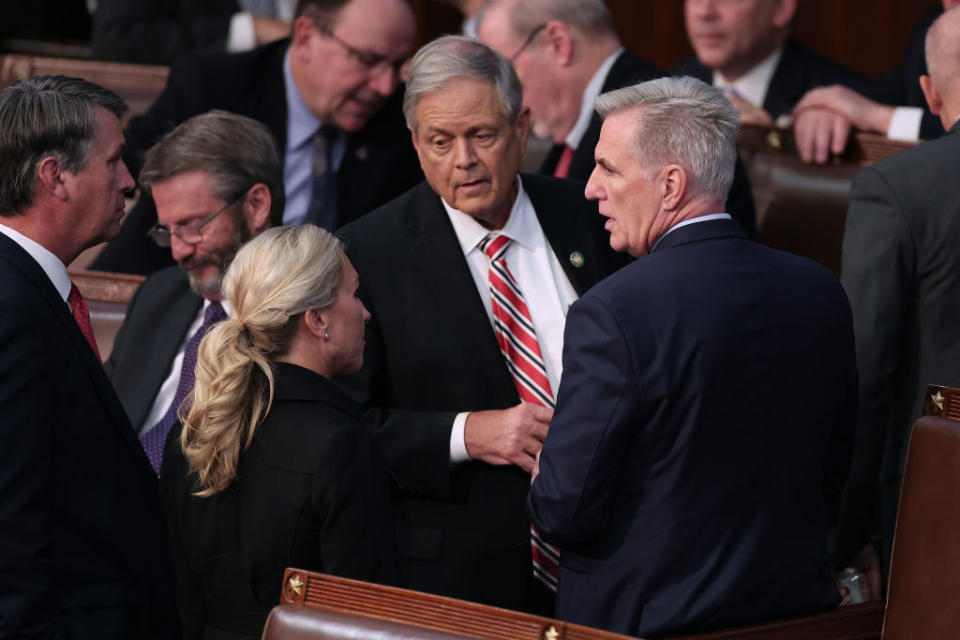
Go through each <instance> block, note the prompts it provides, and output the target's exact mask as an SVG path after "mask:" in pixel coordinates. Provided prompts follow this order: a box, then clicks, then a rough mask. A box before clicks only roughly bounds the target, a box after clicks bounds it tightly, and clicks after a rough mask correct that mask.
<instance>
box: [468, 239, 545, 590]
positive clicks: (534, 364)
mask: <svg viewBox="0 0 960 640" xmlns="http://www.w3.org/2000/svg"><path fill="white" fill-rule="evenodd" d="M509 246H510V238H509V237H507V236H505V235H503V234H498V233H491V234H489V235H488V236H487V237H486V238H484V239H483V240H482V241H481V242H480V250H481V251H483V252H484V253H485V254H486V255H487V257H488V258H490V272H489V275H488V278H489V280H490V306H491V308H492V310H493V326H494V333H495V334H496V336H497V344H499V345H500V351H501V352H502V353H503V357H504V358H505V359H506V361H507V368H508V369H510V375H511V376H512V377H513V383H514V385H515V386H516V388H517V393H518V394H519V395H520V399H521V400H522V401H523V402H529V403H530V404H536V405H540V406H543V407H550V408H551V409H552V408H553V406H554V402H553V392H552V391H551V390H550V380H549V379H548V378H547V370H546V367H545V366H544V364H543V354H542V352H541V351H540V343H539V342H537V333H536V330H535V329H534V327H533V320H532V319H531V318H530V310H529V309H527V303H526V301H525V300H524V298H523V292H522V291H521V290H520V286H519V285H518V284H517V281H516V279H515V278H514V277H513V274H512V273H510V269H508V268H507V260H506V254H507V247H509ZM530 551H531V554H532V556H533V575H534V577H536V578H537V579H538V580H540V581H541V582H542V583H543V584H544V585H545V586H546V587H547V588H548V589H550V591H552V592H554V593H556V591H557V566H558V564H559V562H560V550H559V549H557V548H556V547H554V546H553V545H550V544H547V543H546V542H543V541H542V540H541V539H540V536H539V535H537V532H536V530H535V529H534V528H533V525H531V526H530Z"/></svg>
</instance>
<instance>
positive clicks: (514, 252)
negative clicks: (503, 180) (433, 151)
mask: <svg viewBox="0 0 960 640" xmlns="http://www.w3.org/2000/svg"><path fill="white" fill-rule="evenodd" d="M517 182H518V184H519V190H518V193H517V198H516V200H515V201H514V203H513V208H512V209H511V210H510V217H509V218H508V219H507V223H506V224H505V225H504V226H503V229H501V230H500V233H503V234H505V235H506V236H507V237H509V238H510V239H511V240H512V242H511V243H510V245H509V246H508V247H507V252H506V255H505V259H506V261H507V267H508V268H509V269H510V273H512V274H513V277H514V278H515V279H516V281H517V284H518V285H519V286H520V290H521V291H522V292H523V297H524V300H525V301H526V303H527V309H528V310H529V311H530V319H531V320H532V321H533V326H534V329H535V330H536V333H537V342H538V343H539V345H540V351H541V353H542V355H543V363H544V367H545V368H546V371H547V379H548V380H549V381H550V389H551V391H552V392H553V395H554V397H556V394H557V389H558V388H559V385H560V375H561V373H562V370H563V364H562V355H563V327H564V322H565V320H566V317H567V309H569V308H570V305H571V304H573V302H574V301H575V300H576V299H577V292H576V290H575V289H574V288H573V285H571V284H570V281H569V280H568V279H567V275H566V274H565V273H564V272H563V267H561V266H560V261H559V260H558V259H557V256H556V255H555V254H554V252H553V248H552V247H551V246H550V243H549V242H548V241H547V238H546V236H545V235H544V234H543V229H542V228H541V227H540V221H539V220H538V219H537V214H536V212H535V211H534V208H533V203H532V202H530V198H529V196H527V193H526V191H524V189H523V183H522V181H521V180H520V178H519V177H518V178H517ZM441 202H442V203H443V208H444V209H445V210H446V212H447V215H448V216H449V217H450V222H451V224H453V230H454V233H455V234H456V236H457V241H458V242H459V243H460V248H461V249H462V250H463V255H464V258H465V259H466V261H467V266H468V267H469V268H470V275H471V276H473V282H474V285H476V287H477V292H478V293H479V294H480V299H481V300H482V301H483V307H484V309H485V310H486V312H487V317H488V319H489V320H490V327H491V329H492V328H493V323H494V320H493V310H492V308H491V305H490V281H489V278H488V273H489V271H490V260H489V259H488V258H487V256H486V254H485V253H484V252H483V251H482V250H481V249H480V248H479V247H478V246H477V245H478V244H480V241H481V240H483V239H484V238H485V237H486V236H487V234H489V233H490V230H489V229H487V228H486V227H484V226H483V225H481V224H480V223H479V222H477V221H476V220H475V219H474V218H473V217H472V216H470V215H468V214H466V213H463V212H462V211H458V210H456V209H454V208H452V207H451V206H450V205H448V204H447V203H446V201H444V200H443V199H441ZM468 415H469V412H464V413H461V414H459V415H458V416H457V418H456V419H455V420H454V423H453V429H452V430H451V434H450V460H451V461H452V462H463V461H465V460H469V459H470V456H469V455H468V454H467V449H466V445H465V444H464V441H463V428H464V425H465V423H466V421H467V416H468Z"/></svg>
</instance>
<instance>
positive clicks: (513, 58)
mask: <svg viewBox="0 0 960 640" xmlns="http://www.w3.org/2000/svg"><path fill="white" fill-rule="evenodd" d="M546 28H547V25H546V23H544V24H541V25H539V26H537V27H534V29H533V31H531V32H530V35H528V36H527V39H526V40H524V41H523V44H522V45H520V48H519V49H517V50H516V51H515V52H514V54H513V55H512V56H510V57H509V58H507V60H509V61H510V64H513V63H514V62H515V61H516V59H517V58H519V57H520V54H521V53H523V51H524V50H525V49H526V48H527V47H529V46H530V45H531V44H533V39H534V38H536V37H537V36H538V35H540V32H541V31H543V30H544V29H546Z"/></svg>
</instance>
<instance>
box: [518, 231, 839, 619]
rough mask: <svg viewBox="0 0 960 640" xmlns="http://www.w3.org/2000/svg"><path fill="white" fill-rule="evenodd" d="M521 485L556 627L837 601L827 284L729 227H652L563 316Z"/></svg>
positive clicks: (834, 338) (835, 368)
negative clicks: (830, 554)
mask: <svg viewBox="0 0 960 640" xmlns="http://www.w3.org/2000/svg"><path fill="white" fill-rule="evenodd" d="M563 361H564V371H563V380H562V382H561V384H560V391H559V393H558V394H557V411H556V413H555V414H554V418H553V421H552V423H551V425H550V432H549V433H548V434H547V439H546V442H545V443H544V447H543V450H542V452H541V456H540V470H541V472H540V475H539V476H538V477H537V479H536V481H535V482H534V483H533V487H532V489H531V492H530V500H529V504H530V514H531V517H532V519H533V522H534V524H535V525H536V527H537V530H538V531H539V532H540V535H541V537H543V538H545V539H546V540H548V541H551V542H553V543H554V544H557V545H560V546H561V547H562V549H563V554H562V556H561V560H560V582H559V592H558V596H557V617H559V618H561V619H563V620H569V621H571V622H575V623H578V624H586V625H590V626H596V627H601V628H606V629H611V630H613V631H616V632H619V633H623V634H628V635H631V636H638V637H660V636H664V635H668V636H672V635H678V634H686V633H699V632H702V631H707V630H710V629H716V628H722V627H729V626H736V625H741V624H747V623H750V622H755V621H760V620H768V619H773V618H782V617H788V616H795V615H803V614H806V613H811V612H815V611H821V610H824V609H829V608H831V607H834V606H836V604H837V603H838V602H839V600H840V598H839V594H838V593H837V588H836V586H835V584H834V581H833V577H832V571H831V567H830V565H829V562H828V559H827V545H826V533H827V518H826V514H825V509H824V490H825V489H828V490H830V492H831V493H836V492H837V491H838V490H839V487H840V486H841V485H842V483H843V479H844V478H845V476H846V469H847V463H848V461H849V456H850V448H851V443H852V439H853V438H852V436H853V433H852V432H853V429H852V425H853V420H854V417H855V412H856V402H855V399H854V397H855V390H856V385H857V370H856V364H855V360H854V345H853V327H852V322H851V317H850V308H849V305H848V304H847V300H846V297H845V296H844V293H843V289H842V288H841V287H840V284H839V283H838V282H837V281H836V279H835V278H834V277H833V276H832V275H831V274H830V273H829V272H828V271H827V270H826V269H824V268H823V267H821V266H819V265H816V264H815V263H813V262H812V261H810V260H807V259H805V258H799V257H797V256H793V255H790V254H788V253H783V252H780V251H774V250H772V249H769V248H767V247H764V246H762V245H760V244H758V243H755V242H749V241H747V239H746V237H745V235H744V234H743V232H742V230H740V229H739V227H738V226H737V225H736V224H735V223H733V222H731V221H711V222H701V223H697V224H692V225H689V226H686V227H683V228H681V229H677V230H675V231H673V232H672V233H669V234H667V235H666V236H665V237H663V239H662V240H661V241H660V243H659V244H658V245H657V246H656V247H655V249H654V250H653V251H652V252H651V253H650V255H649V256H647V257H645V258H642V259H640V260H636V261H635V262H633V263H632V264H630V265H629V266H627V267H624V268H623V269H621V270H620V271H618V272H617V273H616V274H614V275H613V276H611V277H609V278H607V279H606V280H604V281H603V282H601V283H600V284H598V285H597V286H595V287H594V288H593V289H591V290H590V291H589V292H587V294H586V295H585V296H583V297H582V298H581V299H580V300H578V301H577V302H576V303H574V304H573V306H572V307H571V308H570V313H569V315H568V316H567V326H566V333H565V342H564V353H563Z"/></svg>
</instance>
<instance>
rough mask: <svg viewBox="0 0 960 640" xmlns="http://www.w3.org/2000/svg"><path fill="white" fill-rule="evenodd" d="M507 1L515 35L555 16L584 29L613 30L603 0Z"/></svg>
mask: <svg viewBox="0 0 960 640" xmlns="http://www.w3.org/2000/svg"><path fill="white" fill-rule="evenodd" d="M506 2H507V3H510V4H511V5H512V6H511V7H510V26H511V27H512V28H513V30H514V34H515V35H516V36H517V37H519V38H525V37H527V36H528V35H529V34H531V33H533V31H534V30H535V29H536V28H537V27H539V26H541V25H544V24H546V23H547V22H550V21H551V20H559V21H560V22H563V23H564V24H568V25H573V26H575V27H577V28H578V29H580V30H581V31H584V32H586V33H592V34H608V33H613V18H611V17H610V11H609V10H608V9H607V5H606V4H604V2H603V0H517V1H512V0H506ZM500 4H504V0H492V2H490V3H489V4H488V5H487V6H486V7H485V10H489V9H491V8H493V7H494V6H497V5H500Z"/></svg>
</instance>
